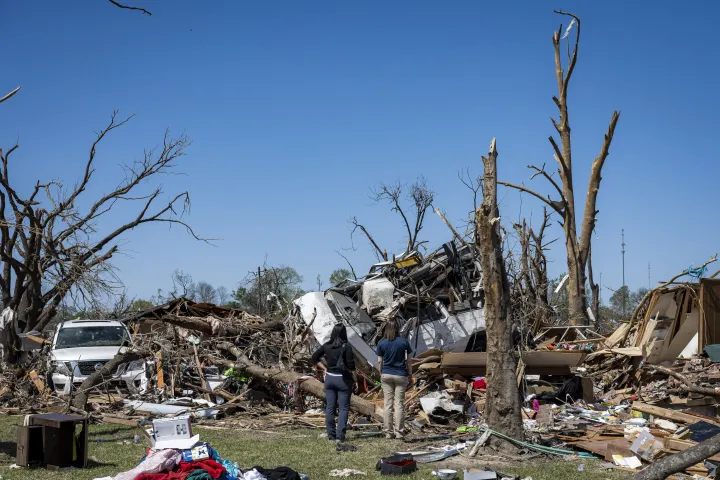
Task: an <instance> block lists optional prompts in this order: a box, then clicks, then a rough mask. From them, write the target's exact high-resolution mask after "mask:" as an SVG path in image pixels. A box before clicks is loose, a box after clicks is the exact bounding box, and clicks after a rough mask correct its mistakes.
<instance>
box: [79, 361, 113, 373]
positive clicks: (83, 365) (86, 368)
mask: <svg viewBox="0 0 720 480" xmlns="http://www.w3.org/2000/svg"><path fill="white" fill-rule="evenodd" d="M105 363H106V362H100V361H85V362H78V364H77V366H78V370H80V373H81V374H82V375H91V374H93V373H95V365H101V366H103V365H105Z"/></svg>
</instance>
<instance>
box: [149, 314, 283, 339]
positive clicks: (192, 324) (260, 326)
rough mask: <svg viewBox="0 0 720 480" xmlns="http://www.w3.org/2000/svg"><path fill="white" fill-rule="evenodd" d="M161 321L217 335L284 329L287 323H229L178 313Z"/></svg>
mask: <svg viewBox="0 0 720 480" xmlns="http://www.w3.org/2000/svg"><path fill="white" fill-rule="evenodd" d="M160 321H161V322H164V323H167V324H170V325H174V326H176V327H181V328H185V329H187V330H194V331H196V332H200V333H204V334H205V335H217V336H228V337H235V336H238V335H247V334H249V333H253V332H271V331H278V332H279V331H282V330H283V329H284V328H285V324H284V323H283V321H282V320H273V321H270V322H265V323H257V324H254V323H251V324H247V325H233V324H229V323H228V322H227V320H225V319H215V318H211V319H206V318H202V317H180V316H177V315H167V314H166V315H163V316H162V317H161V318H160Z"/></svg>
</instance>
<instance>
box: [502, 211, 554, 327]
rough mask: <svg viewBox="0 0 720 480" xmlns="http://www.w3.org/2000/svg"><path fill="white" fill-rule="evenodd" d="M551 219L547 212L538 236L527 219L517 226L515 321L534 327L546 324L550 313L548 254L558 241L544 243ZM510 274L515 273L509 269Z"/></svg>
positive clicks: (514, 294)
mask: <svg viewBox="0 0 720 480" xmlns="http://www.w3.org/2000/svg"><path fill="white" fill-rule="evenodd" d="M550 217H551V215H550V213H548V211H547V209H544V211H543V221H542V224H541V225H540V228H539V230H538V231H537V232H536V231H535V230H534V229H533V227H532V226H528V224H527V221H526V220H525V219H523V221H522V223H521V224H515V225H514V229H515V232H516V234H517V237H518V242H519V248H520V254H519V262H518V263H519V264H518V265H517V274H516V275H515V277H516V278H515V280H514V281H513V309H514V313H515V317H516V318H518V319H519V320H521V321H523V322H525V321H527V322H528V323H531V324H540V323H542V322H545V321H546V320H547V319H548V318H549V316H550V312H551V309H550V298H549V284H550V282H549V280H548V275H547V256H546V252H547V250H548V247H549V246H550V245H551V244H552V243H553V242H555V240H551V241H549V242H546V241H545V232H546V229H547V228H548V226H549V225H550ZM508 271H512V269H511V268H508Z"/></svg>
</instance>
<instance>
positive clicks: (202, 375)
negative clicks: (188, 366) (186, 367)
mask: <svg viewBox="0 0 720 480" xmlns="http://www.w3.org/2000/svg"><path fill="white" fill-rule="evenodd" d="M193 353H194V355H195V366H196V367H197V371H198V375H200V383H201V384H202V388H203V390H205V391H207V390H208V387H207V382H206V381H205V373H203V369H202V365H201V364H200V359H199V358H198V352H197V345H195V344H194V343H193ZM205 400H207V401H208V402H209V401H210V394H209V393H205Z"/></svg>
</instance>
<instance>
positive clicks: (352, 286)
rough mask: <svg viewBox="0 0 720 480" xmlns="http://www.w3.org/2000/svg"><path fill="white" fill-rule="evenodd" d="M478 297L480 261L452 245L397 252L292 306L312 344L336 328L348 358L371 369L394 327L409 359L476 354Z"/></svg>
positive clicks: (479, 346)
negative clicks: (392, 324) (385, 331)
mask: <svg viewBox="0 0 720 480" xmlns="http://www.w3.org/2000/svg"><path fill="white" fill-rule="evenodd" d="M483 304H484V291H483V289H482V274H481V268H480V262H479V261H478V259H477V258H476V256H475V255H474V253H473V249H472V247H471V246H470V245H468V244H464V245H462V246H461V247H460V248H457V246H456V245H455V243H454V242H449V243H446V244H444V245H443V246H442V247H441V248H440V249H438V250H436V251H434V252H432V253H431V254H429V255H427V256H426V257H423V256H422V255H421V254H420V253H419V252H417V251H412V252H407V253H404V254H403V255H400V256H398V257H395V258H393V259H392V260H390V261H386V262H382V263H377V264H375V265H373V266H372V268H371V269H370V272H369V273H368V274H367V275H366V276H365V277H364V278H362V279H359V280H345V281H343V282H341V283H339V284H338V285H335V286H334V287H332V288H330V289H328V290H327V291H325V292H311V293H308V294H306V295H304V296H302V297H300V298H299V299H297V300H296V301H295V306H296V313H297V314H299V317H300V318H301V319H302V321H303V322H304V323H305V324H307V325H309V326H310V328H311V330H312V332H313V334H314V336H315V339H316V340H317V341H318V343H321V344H322V343H324V342H326V341H328V340H329V338H330V332H331V330H332V327H333V326H334V325H335V324H336V323H338V322H341V323H343V324H344V325H345V326H346V327H347V329H348V341H349V342H350V344H351V345H352V346H353V348H354V349H355V352H356V353H357V354H358V355H360V356H361V357H363V358H364V359H365V360H366V361H367V363H368V364H370V365H372V366H373V367H375V368H377V357H376V355H375V348H374V347H375V346H376V345H377V342H378V341H379V340H380V338H382V325H384V324H385V322H387V321H396V322H398V325H399V327H400V334H401V335H402V336H404V337H405V338H407V339H408V341H409V342H410V345H411V347H412V348H413V350H414V353H415V354H416V355H419V354H422V353H423V352H426V351H428V350H431V349H440V350H444V351H452V352H465V351H477V350H484V344H485V337H484V335H485V317H484V315H483V306H484V305H483Z"/></svg>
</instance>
